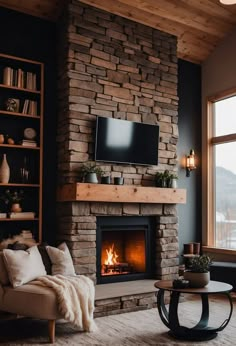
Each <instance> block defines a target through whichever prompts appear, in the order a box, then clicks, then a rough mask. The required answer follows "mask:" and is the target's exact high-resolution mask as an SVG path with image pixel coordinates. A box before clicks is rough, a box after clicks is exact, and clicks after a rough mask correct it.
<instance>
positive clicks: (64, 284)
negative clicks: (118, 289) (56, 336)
mask: <svg viewBox="0 0 236 346" xmlns="http://www.w3.org/2000/svg"><path fill="white" fill-rule="evenodd" d="M31 283H34V284H36V285H41V286H47V287H50V288H52V289H53V290H54V291H55V293H56V295H57V299H58V305H59V306H58V310H59V312H60V313H61V315H62V316H63V318H64V319H65V320H67V321H68V322H72V323H73V324H74V325H76V326H77V327H79V328H82V329H83V330H85V331H87V332H91V331H94V330H95V329H96V325H95V323H94V320H93V311H94V298H95V289H94V284H93V281H92V280H90V279H89V278H88V277H86V276H84V275H79V276H63V275H53V276H52V275H46V276H40V277H38V278H37V279H36V280H34V281H32V282H31Z"/></svg>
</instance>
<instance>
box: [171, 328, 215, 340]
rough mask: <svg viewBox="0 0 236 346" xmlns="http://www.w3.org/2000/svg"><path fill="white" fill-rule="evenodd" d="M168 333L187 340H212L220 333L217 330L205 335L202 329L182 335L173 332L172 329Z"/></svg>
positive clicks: (173, 336)
mask: <svg viewBox="0 0 236 346" xmlns="http://www.w3.org/2000/svg"><path fill="white" fill-rule="evenodd" d="M168 334H169V335H170V336H171V337H172V338H174V339H178V340H186V341H207V340H212V339H215V338H216V337H217V335H218V333H216V332H212V333H209V331H208V333H206V334H205V335H202V330H201V331H199V333H196V334H195V333H194V334H195V335H193V334H190V333H188V334H184V335H180V334H177V335H176V334H175V333H173V332H172V331H171V330H170V331H169V332H168Z"/></svg>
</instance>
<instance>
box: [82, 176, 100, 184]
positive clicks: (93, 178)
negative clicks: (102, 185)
mask: <svg viewBox="0 0 236 346" xmlns="http://www.w3.org/2000/svg"><path fill="white" fill-rule="evenodd" d="M84 182H85V183H92V184H97V183H98V178H97V174H96V173H87V174H86V176H85V178H84Z"/></svg>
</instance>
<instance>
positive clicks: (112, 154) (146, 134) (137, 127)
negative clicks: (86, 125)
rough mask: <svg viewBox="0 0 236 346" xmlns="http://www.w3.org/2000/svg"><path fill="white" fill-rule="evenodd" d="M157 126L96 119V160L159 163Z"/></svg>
mask: <svg viewBox="0 0 236 346" xmlns="http://www.w3.org/2000/svg"><path fill="white" fill-rule="evenodd" d="M158 144H159V126H158V125H150V124H144V123H136V122H133V121H128V120H120V119H113V118H105V117H97V126H96V143H95V161H104V162H116V163H128V164H131V163H133V164H139V165H157V164H158Z"/></svg>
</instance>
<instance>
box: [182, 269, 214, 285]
mask: <svg viewBox="0 0 236 346" xmlns="http://www.w3.org/2000/svg"><path fill="white" fill-rule="evenodd" d="M184 279H185V280H188V281H189V287H192V288H202V287H205V286H206V285H207V284H208V283H209V281H210V272H206V273H194V272H191V271H186V272H184Z"/></svg>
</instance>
